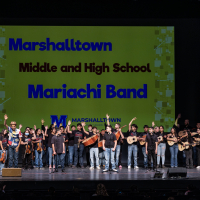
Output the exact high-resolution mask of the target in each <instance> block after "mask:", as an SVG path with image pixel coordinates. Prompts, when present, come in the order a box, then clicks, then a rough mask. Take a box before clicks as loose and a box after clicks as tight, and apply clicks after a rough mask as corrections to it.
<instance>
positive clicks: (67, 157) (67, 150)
mask: <svg viewBox="0 0 200 200" xmlns="http://www.w3.org/2000/svg"><path fill="white" fill-rule="evenodd" d="M64 164H65V165H69V149H68V148H67V147H66V146H65V158H64Z"/></svg>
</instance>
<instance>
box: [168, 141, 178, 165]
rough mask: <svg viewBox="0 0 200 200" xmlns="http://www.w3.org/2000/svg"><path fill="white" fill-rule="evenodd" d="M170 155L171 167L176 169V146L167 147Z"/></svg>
mask: <svg viewBox="0 0 200 200" xmlns="http://www.w3.org/2000/svg"><path fill="white" fill-rule="evenodd" d="M169 150H170V153H171V167H178V161H177V155H178V144H174V145H173V146H170V147H169Z"/></svg>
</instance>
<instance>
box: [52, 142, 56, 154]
mask: <svg viewBox="0 0 200 200" xmlns="http://www.w3.org/2000/svg"><path fill="white" fill-rule="evenodd" d="M52 149H53V154H54V155H56V152H55V146H54V143H52Z"/></svg>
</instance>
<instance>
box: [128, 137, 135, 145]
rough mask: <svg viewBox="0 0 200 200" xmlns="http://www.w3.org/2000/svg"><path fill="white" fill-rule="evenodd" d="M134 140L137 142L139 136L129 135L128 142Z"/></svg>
mask: <svg viewBox="0 0 200 200" xmlns="http://www.w3.org/2000/svg"><path fill="white" fill-rule="evenodd" d="M133 142H137V137H136V136H129V137H127V143H128V144H133Z"/></svg>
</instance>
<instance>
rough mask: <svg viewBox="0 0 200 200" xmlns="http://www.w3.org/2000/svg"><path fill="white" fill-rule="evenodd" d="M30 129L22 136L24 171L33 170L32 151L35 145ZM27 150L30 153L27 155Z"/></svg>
mask: <svg viewBox="0 0 200 200" xmlns="http://www.w3.org/2000/svg"><path fill="white" fill-rule="evenodd" d="M29 132H30V131H29V129H28V128H26V130H25V133H24V134H23V136H22V141H21V152H22V168H23V170H24V169H29V170H30V169H32V151H33V145H32V138H33V137H34V136H33V135H30V133H29ZM26 150H28V151H29V152H28V153H26Z"/></svg>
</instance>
